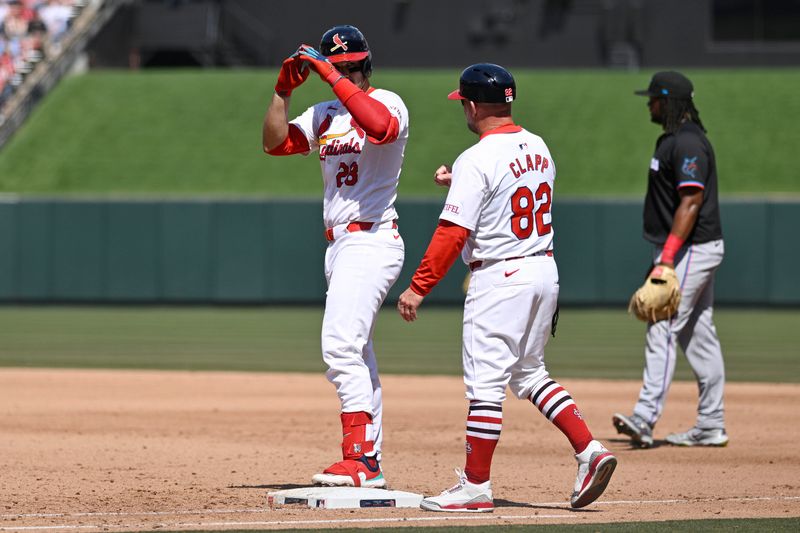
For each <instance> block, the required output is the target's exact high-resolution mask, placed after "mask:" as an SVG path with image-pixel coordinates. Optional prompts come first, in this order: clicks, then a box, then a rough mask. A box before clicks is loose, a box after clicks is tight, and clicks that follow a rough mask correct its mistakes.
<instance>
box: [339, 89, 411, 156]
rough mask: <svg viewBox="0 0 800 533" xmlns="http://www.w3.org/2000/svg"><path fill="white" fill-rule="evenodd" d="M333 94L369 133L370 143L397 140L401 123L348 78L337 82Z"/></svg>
mask: <svg viewBox="0 0 800 533" xmlns="http://www.w3.org/2000/svg"><path fill="white" fill-rule="evenodd" d="M333 92H334V94H336V97H337V98H338V99H339V101H340V102H342V104H343V105H344V106H345V107H346V108H347V110H348V111H350V114H351V115H353V119H355V121H356V124H358V125H359V126H360V127H361V128H363V129H364V131H365V132H367V135H368V136H369V137H370V142H372V143H373V144H386V143H390V142H393V141H395V140H396V139H397V135H398V133H399V132H400V123H399V122H398V120H397V118H396V117H394V116H392V114H391V113H390V112H389V109H387V107H386V106H385V105H383V103H382V102H379V101H378V100H376V99H374V98H372V97H370V96H368V95H367V93H365V92H364V91H362V90H361V89H359V88H358V87H356V85H355V84H354V83H353V82H351V81H350V80H348V79H347V78H342V79H340V80H339V81H337V82H336V83H335V84H334V85H333Z"/></svg>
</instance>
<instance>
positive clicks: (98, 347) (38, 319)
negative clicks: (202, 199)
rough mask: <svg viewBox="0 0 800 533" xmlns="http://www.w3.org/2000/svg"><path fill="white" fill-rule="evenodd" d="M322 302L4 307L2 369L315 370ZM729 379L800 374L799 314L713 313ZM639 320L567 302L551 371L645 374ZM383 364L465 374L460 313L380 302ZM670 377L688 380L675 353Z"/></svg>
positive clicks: (0, 312)
mask: <svg viewBox="0 0 800 533" xmlns="http://www.w3.org/2000/svg"><path fill="white" fill-rule="evenodd" d="M321 322H322V311H321V309H319V308H88V307H79V308H69V307H22V308H17V307H0V366H16V367H67V368H122V369H134V368H146V369H183V370H240V371H299V372H320V373H321V372H323V370H324V367H323V363H322V361H321V357H320V354H319V330H320V325H321ZM716 323H717V329H718V331H719V335H720V338H721V341H722V344H723V350H724V353H725V358H726V366H727V375H728V379H729V380H731V381H766V382H773V381H774V382H793V383H797V382H800V357H798V356H797V346H798V345H800V327H798V326H799V325H800V310H732V309H722V310H718V311H717V313H716ZM643 336H644V326H643V325H642V324H641V323H640V322H637V321H636V320H634V319H632V318H631V317H629V316H627V315H626V314H625V313H624V312H622V311H610V310H582V309H570V308H568V309H563V310H562V312H561V318H560V321H559V326H558V332H557V336H556V338H555V339H553V340H551V342H550V344H549V345H548V348H547V355H546V359H547V364H548V367H549V369H550V370H551V371H552V372H553V374H554V375H557V376H559V377H564V378H566V377H575V378H608V379H641V373H642V367H643V362H644V360H643V354H642V349H643V348H642V347H643V342H644V339H643ZM375 339H376V340H375V343H376V350H377V352H378V358H379V363H380V367H381V372H383V373H394V374H397V373H401V374H448V375H460V374H461V311H460V310H459V309H452V308H435V307H433V308H423V309H422V310H421V318H420V320H418V321H417V322H415V323H413V324H407V323H405V322H403V321H402V320H401V319H400V318H399V316H398V315H397V314H396V312H395V311H394V310H393V309H385V310H384V311H383V312H382V314H381V316H380V318H379V321H378V326H377V330H376V337H375ZM676 377H677V379H683V380H692V379H693V377H692V374H691V370H690V369H689V367H688V365H687V364H686V362H685V359H684V358H683V357H680V358H679V361H678V366H677V371H676Z"/></svg>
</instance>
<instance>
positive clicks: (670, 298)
mask: <svg viewBox="0 0 800 533" xmlns="http://www.w3.org/2000/svg"><path fill="white" fill-rule="evenodd" d="M680 303H681V288H680V283H678V276H677V275H676V274H675V269H674V268H672V267H668V266H664V265H657V266H655V267H654V268H653V270H652V271H650V274H649V275H648V276H647V279H646V280H645V282H644V285H642V286H641V287H639V289H638V290H637V291H636V292H635V293H633V296H632V297H631V302H630V303H629V304H628V312H629V313H633V314H634V315H636V318H638V319H639V320H643V321H645V322H658V321H659V320H665V319H667V318H670V317H671V316H672V315H674V314H675V312H676V311H677V310H678V305H680Z"/></svg>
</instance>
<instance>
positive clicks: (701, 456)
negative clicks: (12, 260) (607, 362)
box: [0, 369, 800, 531]
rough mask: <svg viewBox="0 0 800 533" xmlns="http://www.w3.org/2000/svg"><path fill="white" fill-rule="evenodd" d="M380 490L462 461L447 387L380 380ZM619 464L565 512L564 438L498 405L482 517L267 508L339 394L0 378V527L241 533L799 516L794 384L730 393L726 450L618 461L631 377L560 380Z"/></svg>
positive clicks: (130, 375)
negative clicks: (579, 506)
mask: <svg viewBox="0 0 800 533" xmlns="http://www.w3.org/2000/svg"><path fill="white" fill-rule="evenodd" d="M383 381H384V399H385V400H384V401H385V410H386V413H385V433H386V437H385V442H384V464H383V466H384V471H385V473H386V476H387V479H388V481H389V483H390V487H391V488H394V489H398V490H408V491H413V492H420V493H424V494H430V493H438V492H439V491H441V490H442V489H444V488H446V487H448V486H450V485H452V484H453V483H454V482H455V476H454V474H453V468H454V467H461V466H463V444H462V442H463V427H464V416H465V413H466V402H465V400H464V399H463V385H462V383H461V380H460V379H459V378H453V377H410V376H386V377H385V378H384V380H383ZM562 383H563V384H564V385H565V386H566V387H567V388H568V389H569V390H570V391H571V393H572V395H573V396H574V397H575V399H576V401H577V402H578V405H579V406H580V407H581V410H582V412H583V414H584V416H585V418H587V420H588V422H589V424H590V427H591V429H592V430H593V431H594V433H595V436H596V437H597V438H599V439H601V440H603V441H605V442H606V444H607V445H608V447H609V448H610V449H611V450H612V451H614V452H615V453H616V454H617V456H618V458H619V467H618V469H617V472H616V473H615V476H614V478H613V479H612V481H611V484H610V485H609V488H608V490H607V491H606V493H605V495H604V496H603V497H602V498H601V500H600V501H599V502H597V503H596V504H593V505H592V506H590V507H588V508H587V509H586V510H583V511H571V510H570V509H569V505H568V498H569V493H570V491H571V488H572V483H573V481H574V475H575V472H576V466H575V461H574V459H573V457H572V454H571V450H570V448H569V445H568V443H567V441H566V439H565V438H564V437H563V436H562V435H561V433H559V432H558V430H556V429H555V428H554V427H552V426H551V425H550V424H549V423H548V422H547V421H546V420H545V419H544V417H542V416H541V414H540V413H538V411H536V410H535V409H534V408H533V407H532V406H531V405H530V403H528V402H523V401H519V400H514V399H509V400H508V401H507V402H506V404H505V414H504V426H503V437H502V439H501V441H500V445H499V446H498V450H497V453H496V454H495V461H494V465H493V471H492V474H493V489H494V493H495V503H496V505H498V508H497V509H496V510H495V512H494V513H493V514H487V515H468V516H466V517H465V516H463V515H454V514H446V515H442V514H437V513H426V512H424V511H420V510H414V509H363V510H352V511H351V510H347V511H334V510H321V509H297V508H282V509H275V510H270V509H268V508H267V506H266V502H267V497H266V496H267V492H268V491H270V490H276V489H281V488H294V487H298V486H303V485H306V484H307V483H308V481H309V479H310V476H311V475H312V474H313V473H315V472H316V471H317V470H319V469H320V468H323V467H325V466H327V465H328V464H329V463H331V462H333V461H334V460H336V459H337V457H338V454H339V439H340V428H339V422H338V401H337V400H336V395H335V393H334V390H333V387H332V386H331V385H330V384H328V383H327V382H326V381H325V379H324V377H323V376H317V375H305V374H240V373H206V372H203V373H201V372H139V371H135V372H134V371H74V370H27V369H25V370H22V369H3V370H0V469H1V470H0V471H1V472H2V477H1V478H0V479H2V481H1V482H0V506H1V508H0V512H2V520H0V530H30V529H37V528H41V529H44V528H48V529H49V528H57V529H62V530H71V529H84V530H89V531H91V530H93V529H94V528H97V529H108V530H112V531H113V530H126V531H132V530H146V529H156V528H167V529H195V530H196V529H206V530H208V529H233V528H235V529H247V528H259V529H269V528H287V527H295V526H296V527H303V528H312V527H345V526H347V527H354V526H364V527H379V526H380V527H386V526H393V525H398V526H400V525H404V526H409V525H426V524H427V525H456V524H459V523H463V524H469V525H489V524H494V525H500V524H525V523H533V524H540V523H570V524H579V523H591V522H619V521H625V522H629V521H640V520H646V521H649V520H672V519H691V518H743V517H797V516H800V481H799V480H800V455H798V451H797V450H798V448H797V443H798V442H800V428H798V424H797V416H798V415H797V413H798V411H799V410H800V386H797V385H776V384H729V385H728V388H727V391H726V393H727V394H726V399H725V400H726V407H727V416H728V430H729V434H730V437H731V443H730V445H729V446H728V447H727V448H723V449H683V448H673V447H670V446H668V445H663V446H658V447H656V448H654V449H651V450H632V449H630V447H629V446H628V444H627V441H625V440H622V439H619V438H617V435H616V432H615V431H614V430H613V428H612V426H611V415H612V414H613V413H614V412H615V411H622V412H628V411H629V410H630V409H631V407H632V404H633V401H634V399H635V397H636V394H637V392H638V387H639V384H638V383H636V382H623V381H618V382H611V381H584V380H562ZM695 401H696V390H695V385H694V384H691V383H676V384H675V385H674V386H673V388H672V390H671V392H670V398H669V401H668V402H667V410H666V412H665V414H664V417H663V419H662V421H661V422H660V423H659V426H658V427H657V428H656V435H655V436H656V439H660V438H663V437H664V436H665V435H666V434H667V433H669V432H671V431H676V430H684V429H686V428H687V427H688V426H690V425H691V424H692V422H693V420H694V405H695Z"/></svg>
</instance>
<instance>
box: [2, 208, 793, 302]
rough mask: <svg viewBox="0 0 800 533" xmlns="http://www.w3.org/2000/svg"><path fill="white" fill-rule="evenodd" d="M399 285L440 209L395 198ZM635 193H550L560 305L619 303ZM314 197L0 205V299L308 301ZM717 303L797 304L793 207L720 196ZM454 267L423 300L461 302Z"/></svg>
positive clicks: (626, 290)
mask: <svg viewBox="0 0 800 533" xmlns="http://www.w3.org/2000/svg"><path fill="white" fill-rule="evenodd" d="M397 208H398V212H399V213H400V220H399V226H400V232H401V233H402V235H403V239H404V241H405V243H406V263H405V266H404V268H403V272H402V274H401V276H400V280H399V281H398V283H397V284H396V286H395V287H394V289H393V290H392V291H391V292H390V294H389V299H390V300H394V299H396V298H397V296H398V295H399V294H400V292H402V290H403V289H405V288H406V287H407V286H408V283H409V281H410V278H411V275H412V273H413V271H414V269H415V268H416V267H417V265H418V264H419V260H420V258H421V257H422V255H423V253H424V252H425V249H426V247H427V245H428V241H429V239H430V236H431V234H432V232H433V230H434V228H435V226H436V223H437V220H438V215H439V213H440V211H441V201H439V200H418V201H398V203H397ZM641 209H642V207H641V202H640V201H602V200H585V201H584V200H576V199H566V200H565V199H562V200H559V201H558V203H557V204H556V205H555V207H554V209H553V222H554V228H555V231H556V237H555V239H556V241H555V242H556V244H555V252H556V259H557V261H558V267H559V271H560V276H561V302H562V303H563V304H579V305H619V304H624V303H625V302H627V299H628V297H629V295H630V294H631V292H632V291H633V290H634V289H635V288H636V286H638V285H639V284H640V283H641V280H642V279H643V276H644V275H645V273H646V270H647V268H648V261H649V258H650V246H649V245H648V244H647V243H645V242H644V240H643V239H642V237H641ZM321 212H322V206H321V202H320V201H307V200H306V201H288V200H224V199H207V200H206V199H203V200H163V201H160V200H147V201H145V200H142V201H139V200H65V199H42V198H13V197H11V198H6V199H2V200H0V302H4V303H15V302H32V303H33V302H42V303H45V302H87V303H88V302H91V303H130V302H141V303H220V304H222V303H250V304H274V303H299V304H302V303H319V302H322V301H323V300H324V298H325V278H324V276H323V270H322V264H323V258H324V254H325V248H326V244H327V243H326V241H325V239H324V236H323V231H322V215H321ZM722 216H723V229H724V232H725V248H726V256H725V261H724V263H723V265H722V267H721V269H720V271H719V273H718V276H717V285H716V295H717V298H716V299H717V302H720V303H726V304H747V305H770V304H780V305H797V304H800V283H799V282H798V281H797V275H796V273H795V272H794V268H795V265H797V264H800V239H798V238H797V236H796V234H795V232H794V226H795V223H796V222H797V221H798V220H800V202H780V201H766V200H763V201H732V200H730V201H723V203H722ZM465 274H466V267H465V266H464V265H463V264H462V263H461V262H460V261H459V262H457V263H456V266H455V267H454V268H453V269H452V270H451V272H450V274H448V276H447V277H446V278H445V279H444V280H443V281H442V283H440V285H439V286H438V287H436V288H435V289H434V291H433V293H431V295H430V296H429V297H428V301H429V302H439V303H460V302H462V301H463V294H462V292H461V283H462V281H463V278H464V275H465Z"/></svg>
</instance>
